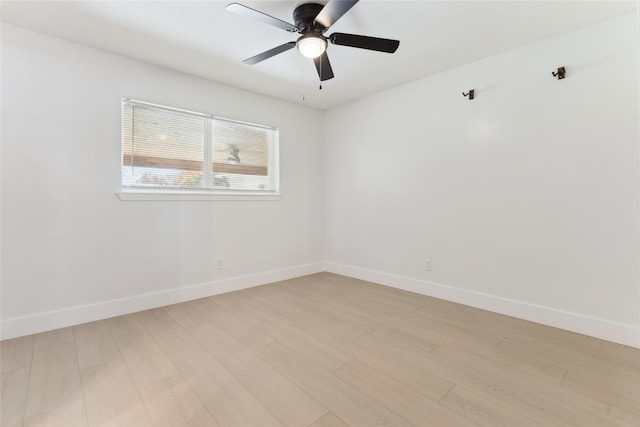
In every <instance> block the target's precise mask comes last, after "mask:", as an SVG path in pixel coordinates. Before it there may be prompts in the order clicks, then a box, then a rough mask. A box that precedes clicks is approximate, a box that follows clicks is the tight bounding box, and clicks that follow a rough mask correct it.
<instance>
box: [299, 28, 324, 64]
mask: <svg viewBox="0 0 640 427" xmlns="http://www.w3.org/2000/svg"><path fill="white" fill-rule="evenodd" d="M296 47H297V48H298V51H300V53H301V54H302V56H304V57H306V58H309V59H314V58H317V57H318V56H320V55H322V54H323V53H324V51H325V50H327V41H326V40H325V38H324V37H322V36H318V35H316V34H304V35H302V36H300V38H299V39H298V41H297V42H296Z"/></svg>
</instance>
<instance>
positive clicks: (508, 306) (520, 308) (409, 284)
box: [324, 261, 640, 348]
mask: <svg viewBox="0 0 640 427" xmlns="http://www.w3.org/2000/svg"><path fill="white" fill-rule="evenodd" d="M324 270H325V271H328V272H330V273H335V274H341V275H344V276H349V277H354V278H356V279H361V280H366V281H369V282H374V283H379V284H381V285H385V286H390V287H394V288H398V289H403V290H406V291H410V292H415V293H418V294H423V295H428V296H432V297H436V298H441V299H445V300H448V301H453V302H457V303H460V304H465V305H469V306H472V307H477V308H481V309H484V310H489V311H493V312H496V313H500V314H506V315H508V316H513V317H517V318H520V319H524V320H530V321H532V322H536V323H541V324H543V325H548V326H553V327H556V328H561V329H565V330H568V331H572V332H577V333H580V334H584V335H589V336H592V337H595V338H601V339H603V340H607V341H612V342H615V343H619V344H624V345H628V346H632V347H636V348H640V328H638V327H634V326H633V325H626V324H622V323H616V322H612V321H609V320H606V319H599V318H595V317H590V316H585V315H582V314H579V313H571V312H567V311H562V310H558V309H554V308H550V307H544V306H540V305H536V304H530V303H526V302H523V301H516V300H512V299H508V298H503V297H499V296H495V295H489V294H484V293H480V292H474V291H469V290H466V289H461V288H456V287H452V286H447V285H443V284H440V283H434V282H428V281H424V280H418V279H413V278H409V277H403V276H398V275H395V274H389V273H384V272H381V271H375V270H369V269H366V268H361V267H356V266H352V265H345V264H340V263H335V262H329V261H327V262H325V263H324Z"/></svg>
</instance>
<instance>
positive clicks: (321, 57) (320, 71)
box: [318, 55, 322, 90]
mask: <svg viewBox="0 0 640 427" xmlns="http://www.w3.org/2000/svg"><path fill="white" fill-rule="evenodd" d="M318 90H322V55H321V56H320V88H318Z"/></svg>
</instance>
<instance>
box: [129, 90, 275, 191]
mask: <svg viewBox="0 0 640 427" xmlns="http://www.w3.org/2000/svg"><path fill="white" fill-rule="evenodd" d="M277 145H278V131H277V129H274V128H271V127H267V126H261V125H254V124H249V123H244V122H238V121H233V120H227V119H222V118H217V117H213V116H210V115H206V114H200V113H192V112H186V111H183V110H178V109H174V108H170V107H163V106H157V105H152V104H147V103H142V102H138V101H131V100H123V103H122V186H123V187H125V188H136V187H138V188H160V189H163V188H164V189H172V190H175V189H178V190H219V191H223V192H224V191H239V192H242V191H250V192H268V193H274V192H277V184H278V180H277Z"/></svg>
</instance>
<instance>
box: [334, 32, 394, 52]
mask: <svg viewBox="0 0 640 427" xmlns="http://www.w3.org/2000/svg"><path fill="white" fill-rule="evenodd" d="M329 40H330V41H331V43H332V44H337V45H340V46H350V47H358V48H360V49H369V50H375V51H378V52H387V53H393V52H395V51H396V50H397V49H398V46H400V41H399V40H390V39H381V38H378V37H369V36H359V35H356V34H345V33H333V34H331V36H329Z"/></svg>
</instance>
